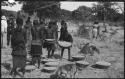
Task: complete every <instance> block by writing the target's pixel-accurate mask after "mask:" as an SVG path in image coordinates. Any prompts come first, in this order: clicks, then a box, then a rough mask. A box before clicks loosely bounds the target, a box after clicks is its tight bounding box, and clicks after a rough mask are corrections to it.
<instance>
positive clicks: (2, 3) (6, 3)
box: [1, 1, 16, 7]
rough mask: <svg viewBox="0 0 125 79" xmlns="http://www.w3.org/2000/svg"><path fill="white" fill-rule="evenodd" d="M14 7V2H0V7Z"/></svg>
mask: <svg viewBox="0 0 125 79" xmlns="http://www.w3.org/2000/svg"><path fill="white" fill-rule="evenodd" d="M14 5H16V2H13V3H10V2H9V1H2V2H1V6H10V7H12V6H14Z"/></svg>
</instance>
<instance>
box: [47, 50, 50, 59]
mask: <svg viewBox="0 0 125 79" xmlns="http://www.w3.org/2000/svg"><path fill="white" fill-rule="evenodd" d="M47 50H48V58H50V52H51V49H50V48H47Z"/></svg>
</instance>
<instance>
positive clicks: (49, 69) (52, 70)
mask: <svg viewBox="0 0 125 79" xmlns="http://www.w3.org/2000/svg"><path fill="white" fill-rule="evenodd" d="M55 70H56V67H44V68H43V69H42V71H43V72H47V73H52V72H54V71H55Z"/></svg>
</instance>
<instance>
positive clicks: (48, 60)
mask: <svg viewBox="0 0 125 79" xmlns="http://www.w3.org/2000/svg"><path fill="white" fill-rule="evenodd" d="M41 62H42V63H43V64H45V63H47V62H57V60H55V59H42V61H41Z"/></svg>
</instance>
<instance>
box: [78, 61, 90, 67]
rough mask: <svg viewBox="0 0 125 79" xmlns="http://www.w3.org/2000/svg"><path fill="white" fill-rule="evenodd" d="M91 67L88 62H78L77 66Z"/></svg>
mask: <svg viewBox="0 0 125 79" xmlns="http://www.w3.org/2000/svg"><path fill="white" fill-rule="evenodd" d="M88 65H89V63H88V62H87V61H76V66H77V67H82V68H84V67H87V66H88Z"/></svg>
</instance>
